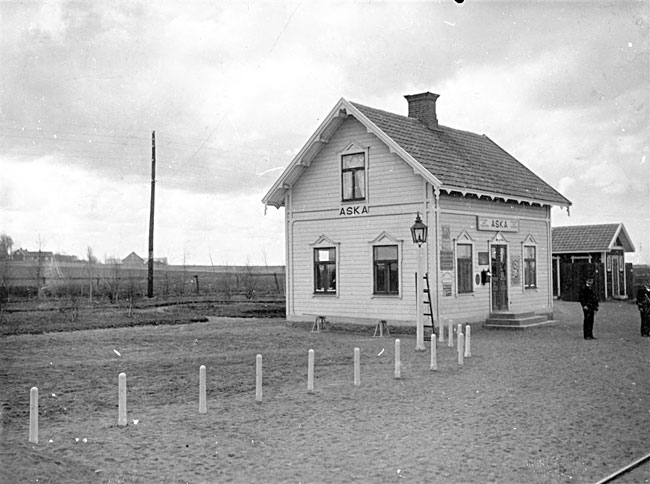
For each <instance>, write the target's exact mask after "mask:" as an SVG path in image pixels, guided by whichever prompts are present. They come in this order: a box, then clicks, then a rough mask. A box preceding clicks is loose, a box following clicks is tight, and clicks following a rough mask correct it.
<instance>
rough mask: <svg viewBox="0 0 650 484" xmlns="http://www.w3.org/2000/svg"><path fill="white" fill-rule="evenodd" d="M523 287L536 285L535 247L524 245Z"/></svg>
mask: <svg viewBox="0 0 650 484" xmlns="http://www.w3.org/2000/svg"><path fill="white" fill-rule="evenodd" d="M524 287H526V288H534V287H537V247H535V246H532V245H525V246H524Z"/></svg>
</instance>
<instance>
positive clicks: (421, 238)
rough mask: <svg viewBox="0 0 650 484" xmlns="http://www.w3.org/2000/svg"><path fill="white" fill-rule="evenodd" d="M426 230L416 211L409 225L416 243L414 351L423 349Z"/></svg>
mask: <svg viewBox="0 0 650 484" xmlns="http://www.w3.org/2000/svg"><path fill="white" fill-rule="evenodd" d="M427 231H428V227H427V226H426V225H425V224H424V223H423V222H422V219H421V218H420V212H418V214H417V217H415V223H414V224H413V225H412V226H411V237H413V243H414V244H418V271H417V273H416V275H415V276H416V277H415V281H416V283H415V285H416V288H415V289H416V290H415V300H416V304H417V320H416V327H415V335H416V336H415V351H424V321H423V316H424V315H423V313H422V293H423V285H422V280H423V278H422V276H423V273H424V263H423V260H422V244H424V243H425V242H426V241H427Z"/></svg>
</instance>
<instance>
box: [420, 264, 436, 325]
mask: <svg viewBox="0 0 650 484" xmlns="http://www.w3.org/2000/svg"><path fill="white" fill-rule="evenodd" d="M424 280H425V281H426V284H427V286H426V287H425V288H424V293H425V294H426V295H427V297H426V299H425V300H424V301H423V302H424V304H426V305H427V307H428V310H427V312H425V313H424V315H425V316H428V317H429V320H430V321H431V324H430V325H427V324H425V325H424V327H425V328H431V334H436V335H437V334H438V332H437V331H436V325H435V320H434V319H433V303H432V302H431V285H430V284H429V273H428V272H427V273H425V274H424Z"/></svg>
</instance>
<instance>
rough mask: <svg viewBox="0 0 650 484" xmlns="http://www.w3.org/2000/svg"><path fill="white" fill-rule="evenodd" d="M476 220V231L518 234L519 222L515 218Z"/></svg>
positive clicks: (479, 218) (480, 218)
mask: <svg viewBox="0 0 650 484" xmlns="http://www.w3.org/2000/svg"><path fill="white" fill-rule="evenodd" d="M476 218H477V219H478V221H477V223H476V228H477V229H478V230H490V231H492V232H494V231H499V232H519V220H517V219H515V218H491V217H476Z"/></svg>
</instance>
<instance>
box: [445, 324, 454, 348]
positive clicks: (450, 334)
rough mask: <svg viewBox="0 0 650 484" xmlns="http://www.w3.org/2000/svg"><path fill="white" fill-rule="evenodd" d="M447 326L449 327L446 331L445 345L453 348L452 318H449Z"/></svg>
mask: <svg viewBox="0 0 650 484" xmlns="http://www.w3.org/2000/svg"><path fill="white" fill-rule="evenodd" d="M447 328H448V329H449V331H448V332H447V336H449V338H447V346H449V347H450V348H453V347H454V320H453V319H450V320H449V325H448V326H447Z"/></svg>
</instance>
